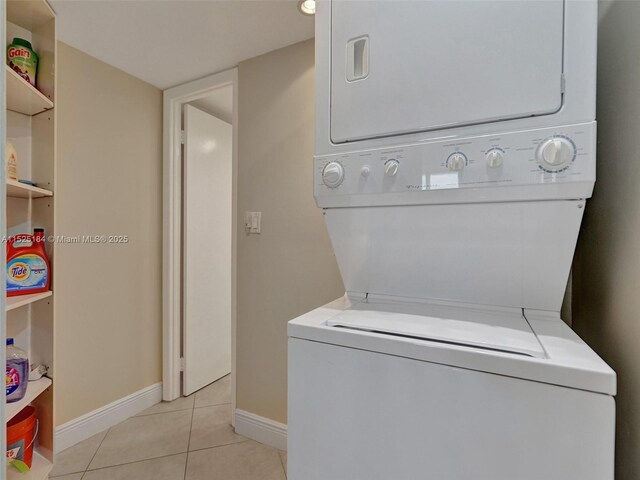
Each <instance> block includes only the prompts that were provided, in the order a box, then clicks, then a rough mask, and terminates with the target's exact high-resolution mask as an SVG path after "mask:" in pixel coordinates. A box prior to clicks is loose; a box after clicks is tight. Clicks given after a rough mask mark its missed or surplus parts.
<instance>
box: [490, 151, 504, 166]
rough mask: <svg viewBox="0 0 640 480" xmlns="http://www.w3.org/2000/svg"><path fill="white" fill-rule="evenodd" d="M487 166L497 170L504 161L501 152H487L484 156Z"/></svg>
mask: <svg viewBox="0 0 640 480" xmlns="http://www.w3.org/2000/svg"><path fill="white" fill-rule="evenodd" d="M486 158H487V166H488V167H489V168H498V167H501V166H502V162H503V161H504V153H503V152H502V150H496V149H494V150H489V151H488V152H487V154H486Z"/></svg>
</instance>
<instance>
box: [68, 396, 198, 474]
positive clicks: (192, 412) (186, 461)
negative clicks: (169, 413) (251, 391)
mask: <svg viewBox="0 0 640 480" xmlns="http://www.w3.org/2000/svg"><path fill="white" fill-rule="evenodd" d="M195 411H196V397H193V408H192V409H191V423H190V424H189V441H188V442H187V458H186V459H185V461H184V474H183V475H182V480H187V466H188V465H189V449H190V448H191V434H192V433H193V416H194V415H193V414H194V413H195ZM80 480H82V479H80Z"/></svg>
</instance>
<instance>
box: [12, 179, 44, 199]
mask: <svg viewBox="0 0 640 480" xmlns="http://www.w3.org/2000/svg"><path fill="white" fill-rule="evenodd" d="M52 196H53V192H52V191H51V190H45V189H44V188H40V187H34V186H32V185H28V184H26V183H20V182H17V181H15V180H7V197H13V198H42V197H52Z"/></svg>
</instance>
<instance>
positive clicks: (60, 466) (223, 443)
mask: <svg viewBox="0 0 640 480" xmlns="http://www.w3.org/2000/svg"><path fill="white" fill-rule="evenodd" d="M230 402H231V386H230V381H229V377H228V376H227V377H224V378H222V379H220V380H218V381H217V382H215V383H213V384H211V385H209V386H208V387H205V388H203V389H202V390H200V391H198V392H196V393H195V394H193V395H191V396H189V397H183V398H179V399H178V400H175V401H173V402H163V403H159V404H158V405H155V406H153V407H151V408H150V409H148V410H145V411H144V412H142V413H140V414H139V415H137V416H135V417H132V418H130V419H128V420H125V421H124V422H122V423H120V424H119V425H116V426H115V427H112V428H110V429H109V430H106V431H104V432H101V433H99V434H97V435H95V436H93V437H91V438H89V439H87V440H85V441H84V442H82V443H79V444H78V445H75V446H73V447H71V448H69V449H67V450H65V451H64V452H61V453H59V454H58V455H56V462H55V466H54V468H53V471H52V472H51V475H50V476H49V478H51V479H52V480H130V479H135V480H285V479H286V464H287V454H286V452H281V451H279V450H276V449H274V448H271V447H267V446H265V445H262V444H260V443H257V442H254V441H253V440H249V439H247V438H245V437H242V436H240V435H236V433H235V432H234V431H233V429H232V428H231V404H230Z"/></svg>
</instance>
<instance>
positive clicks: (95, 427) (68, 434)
mask: <svg viewBox="0 0 640 480" xmlns="http://www.w3.org/2000/svg"><path fill="white" fill-rule="evenodd" d="M161 401H162V383H156V384H155V385H151V386H149V387H147V388H143V389H142V390H138V391H137V392H134V393H132V394H131V395H128V396H126V397H124V398H121V399H119V400H116V401H115V402H112V403H110V404H109V405H105V406H104V407H100V408H98V409H96V410H94V411H93V412H89V413H87V414H85V415H82V416H81V417H78V418H75V419H73V420H71V421H69V422H67V423H64V424H62V425H60V426H58V427H56V430H55V439H54V450H55V452H61V451H62V450H65V449H67V448H69V447H72V446H73V445H75V444H76V443H79V442H81V441H83V440H86V439H87V438H89V437H91V436H93V435H95V434H96V433H100V432H102V431H103V430H106V429H107V428H110V427H113V426H114V425H117V424H118V423H120V422H122V421H124V420H126V419H127V418H129V417H133V416H134V415H137V414H138V413H140V412H142V411H143V410H146V409H147V408H149V407H153V406H154V405H155V404H156V403H160V402H161Z"/></svg>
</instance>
